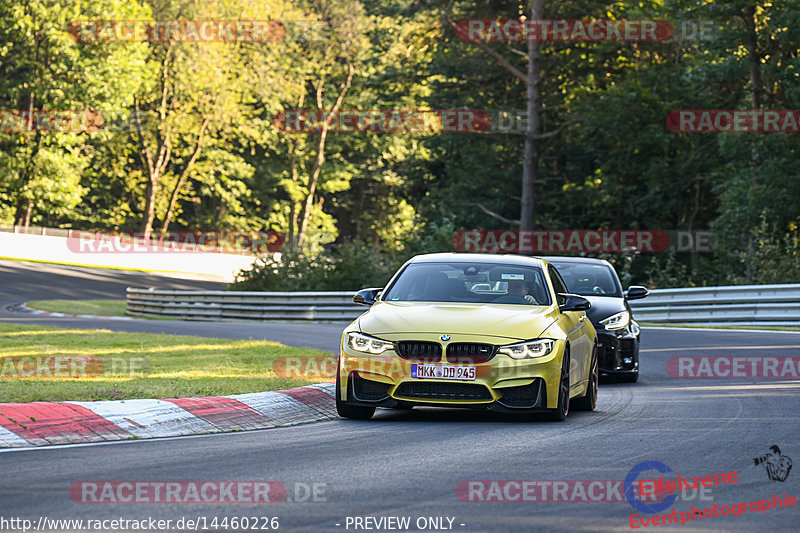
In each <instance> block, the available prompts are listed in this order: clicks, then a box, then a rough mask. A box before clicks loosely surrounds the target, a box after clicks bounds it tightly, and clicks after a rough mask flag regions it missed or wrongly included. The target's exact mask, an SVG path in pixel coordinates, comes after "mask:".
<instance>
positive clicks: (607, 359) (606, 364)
mask: <svg viewBox="0 0 800 533" xmlns="http://www.w3.org/2000/svg"><path fill="white" fill-rule="evenodd" d="M614 344H615V343H614V341H613V340H612V341H611V342H609V341H604V342H603V345H602V346H598V348H597V361H598V364H599V365H600V368H604V369H608V370H616V368H617V350H616V349H615V346H614Z"/></svg>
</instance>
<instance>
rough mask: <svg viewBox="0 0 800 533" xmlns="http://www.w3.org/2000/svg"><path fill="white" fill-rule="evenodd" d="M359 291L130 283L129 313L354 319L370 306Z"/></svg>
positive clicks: (186, 317)
mask: <svg viewBox="0 0 800 533" xmlns="http://www.w3.org/2000/svg"><path fill="white" fill-rule="evenodd" d="M353 294H355V291H339V292H249V291H235V292H234V291H176V290H164V289H137V288H133V287H128V293H127V313H128V314H129V315H137V316H166V317H171V318H175V319H180V320H307V321H347V322H349V321H351V320H353V319H354V318H356V317H357V316H358V315H360V314H361V313H363V312H364V311H365V310H366V309H365V308H364V307H363V306H360V305H357V304H354V303H353Z"/></svg>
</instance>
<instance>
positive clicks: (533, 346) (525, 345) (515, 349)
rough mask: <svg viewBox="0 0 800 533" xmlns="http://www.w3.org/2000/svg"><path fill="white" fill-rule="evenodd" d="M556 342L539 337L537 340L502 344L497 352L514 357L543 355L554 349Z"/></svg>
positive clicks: (523, 357) (522, 357)
mask: <svg viewBox="0 0 800 533" xmlns="http://www.w3.org/2000/svg"><path fill="white" fill-rule="evenodd" d="M554 344H555V342H554V341H552V340H550V339H538V340H535V341H528V342H520V343H519V344H509V345H508V346H501V347H500V349H499V350H497V352H498V353H504V354H506V355H507V356H509V357H511V358H513V359H526V358H530V357H542V356H544V355H547V354H549V353H550V352H552V351H553V345H554Z"/></svg>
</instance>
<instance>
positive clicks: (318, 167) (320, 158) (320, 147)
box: [297, 63, 355, 248]
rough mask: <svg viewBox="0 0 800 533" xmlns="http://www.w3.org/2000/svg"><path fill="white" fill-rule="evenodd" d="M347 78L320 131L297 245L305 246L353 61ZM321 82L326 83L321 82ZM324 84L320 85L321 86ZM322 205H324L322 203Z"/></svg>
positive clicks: (320, 97) (318, 94) (348, 84)
mask: <svg viewBox="0 0 800 533" xmlns="http://www.w3.org/2000/svg"><path fill="white" fill-rule="evenodd" d="M347 69H348V71H347V80H345V82H344V83H343V84H342V89H341V91H339V96H338V97H337V98H336V103H335V104H334V105H333V108H332V109H331V114H330V115H329V116H328V118H327V119H325V122H324V123H323V124H322V132H321V133H320V137H319V143H317V159H316V161H315V162H314V169H313V170H312V171H311V175H310V176H309V178H308V195H307V196H306V201H305V205H304V206H303V216H302V217H301V219H300V229H299V230H298V232H297V247H298V248H299V247H301V246H303V242H304V241H305V239H306V233H307V231H308V222H309V220H310V219H311V208H312V206H313V205H314V195H315V194H316V191H317V183H318V182H319V175H320V173H321V172H322V165H323V163H325V141H326V140H327V138H328V125H329V124H330V120H331V119H332V117H333V116H334V115H336V113H338V112H339V109H340V108H341V107H342V102H343V101H344V97H345V95H346V94H347V90H348V89H350V83H351V82H352V81H353V74H354V73H355V66H354V65H353V64H352V63H351V64H349V65H348V66H347ZM320 83H321V84H322V83H324V81H323V82H320ZM321 87H322V85H320V88H321ZM322 107H323V106H322V94H321V92H319V91H318V93H317V108H319V109H320V110H322ZM320 205H322V204H321V203H320Z"/></svg>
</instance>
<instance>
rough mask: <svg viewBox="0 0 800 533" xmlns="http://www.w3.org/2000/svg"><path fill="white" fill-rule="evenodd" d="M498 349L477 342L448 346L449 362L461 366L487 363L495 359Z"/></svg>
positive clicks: (491, 345)
mask: <svg viewBox="0 0 800 533" xmlns="http://www.w3.org/2000/svg"><path fill="white" fill-rule="evenodd" d="M496 351H497V347H496V346H494V345H493V344H481V343H477V342H454V343H451V344H448V345H447V362H449V363H457V364H461V365H474V364H478V363H485V362H486V361H488V360H489V359H491V358H492V357H494V354H495V352H496Z"/></svg>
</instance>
